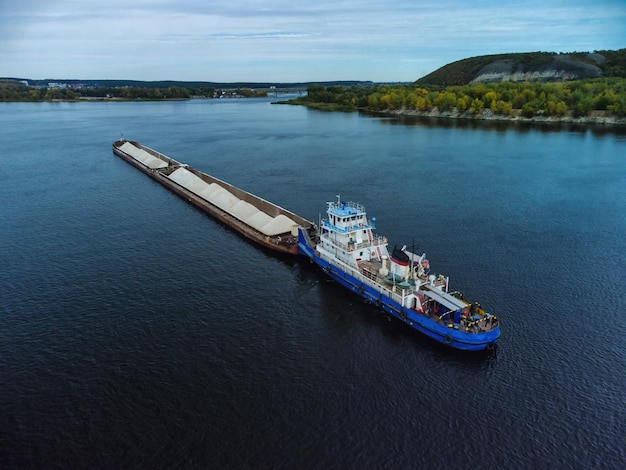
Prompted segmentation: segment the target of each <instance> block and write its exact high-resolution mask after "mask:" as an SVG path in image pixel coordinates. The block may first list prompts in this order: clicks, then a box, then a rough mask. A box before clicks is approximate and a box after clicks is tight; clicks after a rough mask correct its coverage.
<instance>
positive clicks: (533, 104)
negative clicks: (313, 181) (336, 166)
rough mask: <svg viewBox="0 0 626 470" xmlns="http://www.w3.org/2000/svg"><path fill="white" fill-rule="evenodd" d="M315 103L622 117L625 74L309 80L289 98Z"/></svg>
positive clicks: (455, 113)
mask: <svg viewBox="0 0 626 470" xmlns="http://www.w3.org/2000/svg"><path fill="white" fill-rule="evenodd" d="M288 103H290V104H300V105H305V106H310V107H313V108H318V109H327V110H341V111H355V110H357V109H362V110H366V111H372V112H385V113H393V114H408V115H424V116H441V117H453V118H474V119H485V118H491V119H498V118H499V119H528V120H531V119H532V120H542V119H543V120H555V121H558V120H572V119H575V120H585V119H586V118H587V119H588V120H589V119H592V120H595V121H598V122H601V121H602V120H607V119H608V120H610V121H611V122H616V123H622V122H624V118H626V79H624V78H621V77H609V78H598V79H586V80H577V81H571V82H559V83H537V82H533V83H529V82H524V83H513V82H499V83H479V84H474V85H457V86H449V87H440V86H416V85H415V84H413V85H398V86H385V85H378V86H371V87H349V88H347V87H342V86H331V87H324V86H322V85H311V86H309V88H308V94H307V95H306V96H302V97H299V98H296V99H293V100H290V101H289V102H288Z"/></svg>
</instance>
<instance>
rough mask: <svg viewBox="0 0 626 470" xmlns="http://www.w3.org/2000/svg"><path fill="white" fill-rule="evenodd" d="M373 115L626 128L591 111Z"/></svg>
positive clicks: (621, 120)
mask: <svg viewBox="0 0 626 470" xmlns="http://www.w3.org/2000/svg"><path fill="white" fill-rule="evenodd" d="M375 114H383V115H389V116H414V117H425V118H441V119H463V120H473V121H507V122H525V123H533V122H536V123H564V124H582V125H608V126H626V117H618V116H614V115H611V114H608V113H607V112H606V111H592V112H591V113H589V115H587V116H574V114H573V113H572V112H568V113H566V114H565V115H563V116H545V115H534V116H532V117H524V116H522V113H521V110H514V111H513V113H512V114H511V115H504V114H496V113H494V112H493V111H492V110H491V109H483V110H482V111H481V112H479V113H477V114H473V113H472V112H470V111H465V112H462V113H460V112H458V111H457V110H456V109H454V110H451V111H439V110H438V109H437V108H433V109H430V110H428V111H418V110H412V109H398V110H386V111H379V112H375Z"/></svg>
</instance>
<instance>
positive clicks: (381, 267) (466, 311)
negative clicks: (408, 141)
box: [299, 196, 500, 351]
mask: <svg viewBox="0 0 626 470" xmlns="http://www.w3.org/2000/svg"><path fill="white" fill-rule="evenodd" d="M326 214H327V216H326V218H325V219H323V220H322V221H321V223H320V231H319V233H318V234H317V237H316V238H311V237H310V235H309V233H308V232H306V231H305V230H300V234H299V247H300V252H301V253H302V254H303V255H305V256H307V257H309V258H310V260H311V262H313V263H315V264H316V265H317V266H318V267H319V268H321V269H322V270H323V271H324V273H326V275H328V276H329V277H330V278H331V279H333V280H335V281H337V282H338V283H339V284H341V285H343V286H344V287H346V288H348V289H349V290H351V291H353V292H354V293H356V294H357V295H359V296H361V297H362V298H363V299H365V300H367V301H368V302H371V303H373V304H374V305H376V306H377V307H379V308H380V309H382V310H383V311H384V312H386V313H388V314H390V315H392V316H394V317H396V318H398V319H399V320H401V321H402V322H404V323H405V324H407V325H408V326H409V327H411V328H413V329H415V330H417V331H419V332H421V333H423V334H425V335H426V336H428V337H430V338H432V339H434V340H435V341H438V342H440V343H442V344H444V345H446V346H450V347H452V348H455V349H462V350H468V351H478V350H483V349H493V348H494V347H495V346H496V343H497V342H498V338H499V337H500V323H499V321H498V319H497V318H496V316H495V315H493V314H491V313H488V312H486V311H485V310H483V309H482V307H481V306H480V304H479V303H477V302H475V303H470V302H468V301H466V300H465V299H464V298H463V295H462V294H461V293H460V292H450V291H449V289H448V283H449V279H448V277H446V276H444V275H442V274H438V275H437V274H434V273H432V272H431V271H430V263H429V261H428V260H427V259H426V254H425V253H424V254H422V255H419V256H418V255H416V254H414V253H412V252H410V251H408V250H407V249H406V247H403V248H398V247H394V249H393V250H391V254H390V253H389V250H388V249H387V245H388V242H387V238H385V237H383V236H380V235H377V234H376V233H375V232H374V230H375V228H376V219H375V218H374V217H372V218H371V219H370V218H368V217H367V214H366V212H365V208H364V207H363V206H362V205H361V204H358V203H354V202H343V201H341V198H340V197H339V196H338V197H337V201H336V202H328V203H327V209H326Z"/></svg>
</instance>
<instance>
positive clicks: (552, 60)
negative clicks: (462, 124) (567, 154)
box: [415, 49, 626, 86]
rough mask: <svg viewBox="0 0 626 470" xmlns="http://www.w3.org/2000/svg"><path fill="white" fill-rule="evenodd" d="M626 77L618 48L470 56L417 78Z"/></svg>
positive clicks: (448, 82) (436, 81) (625, 56)
mask: <svg viewBox="0 0 626 470" xmlns="http://www.w3.org/2000/svg"><path fill="white" fill-rule="evenodd" d="M600 77H622V78H626V49H619V50H617V51H596V52H592V53H591V52H574V53H571V54H555V53H553V52H527V53H518V54H497V55H484V56H478V57H471V58H469V59H463V60H459V61H457V62H452V63H451V64H448V65H445V66H443V67H441V68H440V69H438V70H435V71H434V72H432V73H430V74H428V75H426V76H425V77H422V78H420V79H418V80H417V81H416V82H415V83H416V84H418V85H437V86H455V85H469V84H474V83H491V82H507V81H508V82H544V83H545V82H565V81H571V80H582V79H585V78H600Z"/></svg>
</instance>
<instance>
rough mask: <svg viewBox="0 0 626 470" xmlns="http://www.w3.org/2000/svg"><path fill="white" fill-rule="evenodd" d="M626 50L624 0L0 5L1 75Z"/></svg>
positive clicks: (373, 66) (315, 67) (12, 0)
mask: <svg viewBox="0 0 626 470" xmlns="http://www.w3.org/2000/svg"><path fill="white" fill-rule="evenodd" d="M625 47H626V2H624V0H543V1H540V0H518V1H510V0H473V1H465V0H463V1H450V0H427V1H424V0H351V1H344V0H306V1H305V0H228V1H226V0H222V1H213V0H108V1H107V0H96V1H94V0H0V77H15V78H26V79H28V78H30V79H59V80H60V79H90V80H96V79H124V80H146V81H156V80H178V81H211V82H241V81H244V82H276V83H287V82H310V81H331V80H370V81H373V82H411V81H414V80H416V79H418V78H420V77H422V76H424V75H427V74H428V73H430V72H433V71H435V70H437V69H438V68H439V67H442V66H444V65H446V64H448V63H451V62H454V61H457V60H461V59H465V58H468V57H474V56H479V55H486V54H500V53H510V52H535V51H544V52H564V53H566V52H573V51H594V50H614V49H622V48H625Z"/></svg>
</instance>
